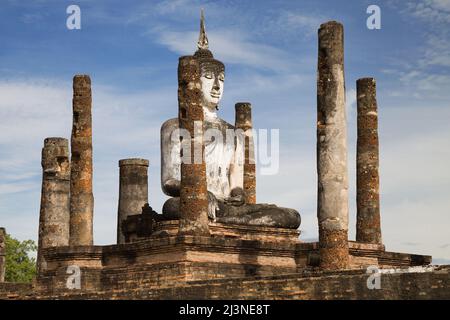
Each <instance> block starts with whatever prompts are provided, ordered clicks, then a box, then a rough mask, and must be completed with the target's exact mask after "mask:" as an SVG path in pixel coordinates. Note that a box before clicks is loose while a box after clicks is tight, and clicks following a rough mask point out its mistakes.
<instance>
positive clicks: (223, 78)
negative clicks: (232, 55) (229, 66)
mask: <svg viewBox="0 0 450 320" xmlns="http://www.w3.org/2000/svg"><path fill="white" fill-rule="evenodd" d="M219 80H220V81H222V82H223V81H225V75H224V74H223V73H221V74H219Z"/></svg>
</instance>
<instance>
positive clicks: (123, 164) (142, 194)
mask: <svg viewBox="0 0 450 320" xmlns="http://www.w3.org/2000/svg"><path fill="white" fill-rule="evenodd" d="M148 165H149V161H148V160H145V159H123V160H120V161H119V168H120V186H119V210H118V221H117V243H118V244H121V243H125V235H124V234H123V232H122V223H123V221H125V220H126V219H127V217H128V216H131V215H136V214H141V213H142V207H143V206H144V205H145V204H146V203H148V173H147V171H148Z"/></svg>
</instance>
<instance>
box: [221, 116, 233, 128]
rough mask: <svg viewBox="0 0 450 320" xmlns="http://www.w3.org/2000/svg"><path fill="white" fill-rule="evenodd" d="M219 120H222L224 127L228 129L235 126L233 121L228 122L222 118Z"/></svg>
mask: <svg viewBox="0 0 450 320" xmlns="http://www.w3.org/2000/svg"><path fill="white" fill-rule="evenodd" d="M218 121H219V122H220V124H221V126H222V127H224V128H226V129H234V126H233V125H232V124H231V123H228V122H226V121H225V120H223V119H221V118H218Z"/></svg>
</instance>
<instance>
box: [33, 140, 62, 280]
mask: <svg viewBox="0 0 450 320" xmlns="http://www.w3.org/2000/svg"><path fill="white" fill-rule="evenodd" d="M41 165H42V190H41V209H40V214H39V240H38V255H37V270H38V273H40V272H42V271H44V270H45V269H46V266H45V261H44V258H43V256H42V249H45V248H51V247H62V246H68V245H69V229H70V228H69V223H70V163H69V141H68V140H67V139H64V138H47V139H45V140H44V147H43V148H42V161H41Z"/></svg>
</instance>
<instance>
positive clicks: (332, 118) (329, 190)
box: [317, 21, 349, 270]
mask: <svg viewBox="0 0 450 320" xmlns="http://www.w3.org/2000/svg"><path fill="white" fill-rule="evenodd" d="M317 174H318V201H317V216H318V220H319V240H320V251H319V252H320V259H321V262H320V265H321V267H322V268H324V269H330V270H332V269H343V268H347V267H348V264H349V258H348V243H347V230H348V177H347V129H346V113H345V81H344V29H343V26H342V24H340V23H338V22H336V21H330V22H327V23H324V24H322V25H321V26H320V29H319V59H318V77H317Z"/></svg>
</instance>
